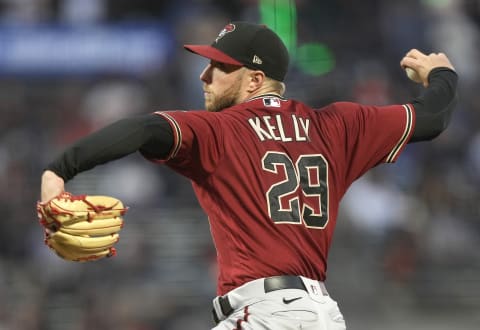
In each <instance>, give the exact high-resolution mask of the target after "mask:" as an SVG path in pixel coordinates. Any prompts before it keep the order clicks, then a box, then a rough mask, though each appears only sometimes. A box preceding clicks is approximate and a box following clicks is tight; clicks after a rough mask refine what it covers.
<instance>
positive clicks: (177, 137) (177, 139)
mask: <svg viewBox="0 0 480 330" xmlns="http://www.w3.org/2000/svg"><path fill="white" fill-rule="evenodd" d="M155 114H156V115H159V116H162V117H163V118H165V119H166V120H167V121H168V123H169V124H170V127H171V128H172V131H173V139H174V141H173V147H172V149H171V150H170V153H169V154H168V156H167V157H166V159H165V161H167V160H170V159H172V158H175V156H176V155H177V153H178V151H179V150H180V147H181V145H182V130H181V129H180V125H179V124H178V123H177V121H176V120H175V119H174V118H173V117H172V116H170V115H169V114H168V113H166V112H162V111H157V112H155Z"/></svg>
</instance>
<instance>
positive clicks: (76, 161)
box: [41, 114, 174, 202]
mask: <svg viewBox="0 0 480 330" xmlns="http://www.w3.org/2000/svg"><path fill="white" fill-rule="evenodd" d="M173 143H174V138H173V132H172V128H171V127H170V124H169V123H168V122H167V121H166V120H165V119H164V118H163V117H162V116H158V115H155V114H148V115H141V116H136V117H131V118H125V119H121V120H119V121H117V122H115V123H113V124H111V125H108V126H106V127H105V128H103V129H100V130H99V131H97V132H94V133H92V134H90V135H88V136H86V137H84V138H82V139H80V140H78V141H77V142H76V143H74V144H73V145H71V146H69V147H68V148H67V149H66V150H65V151H64V152H63V153H61V154H60V155H59V156H58V157H57V158H56V159H55V160H54V161H52V162H51V163H50V164H48V165H47V167H46V169H45V171H44V173H43V175H42V181H41V200H42V201H43V202H45V201H48V200H50V199H52V198H53V197H55V196H58V195H59V194H60V193H61V192H63V191H64V184H65V182H67V181H69V180H71V179H72V178H73V177H74V176H75V175H77V174H78V173H81V172H84V171H87V170H89V169H92V168H93V167H95V166H97V165H100V164H104V163H107V162H110V161H113V160H115V159H119V158H122V157H125V156H127V155H129V154H131V153H134V152H135V151H141V152H142V154H144V155H145V156H147V157H152V158H156V159H163V158H165V157H167V156H168V154H169V152H170V149H171V148H172V146H173Z"/></svg>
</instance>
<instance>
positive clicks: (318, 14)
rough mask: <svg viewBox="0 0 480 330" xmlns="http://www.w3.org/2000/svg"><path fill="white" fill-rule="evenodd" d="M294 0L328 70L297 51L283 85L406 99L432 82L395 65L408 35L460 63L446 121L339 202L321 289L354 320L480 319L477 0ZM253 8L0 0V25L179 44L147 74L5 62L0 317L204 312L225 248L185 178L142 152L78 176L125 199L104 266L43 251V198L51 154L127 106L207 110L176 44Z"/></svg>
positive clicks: (345, 96)
mask: <svg viewBox="0 0 480 330" xmlns="http://www.w3.org/2000/svg"><path fill="white" fill-rule="evenodd" d="M295 3H296V9H297V18H298V21H297V23H298V27H297V30H298V36H297V38H298V43H299V44H300V43H304V42H321V43H324V44H326V45H328V46H329V48H330V49H331V51H332V53H333V54H334V58H335V67H334V68H333V70H332V71H331V72H328V73H326V74H323V75H319V76H315V75H310V74H308V73H304V72H302V71H301V70H299V68H298V66H297V65H296V64H295V62H293V63H292V65H291V67H290V71H289V73H288V75H287V79H286V85H287V91H286V96H287V97H289V98H296V99H300V100H303V101H304V102H306V103H308V104H310V105H313V106H316V107H319V108H320V107H321V106H322V105H326V104H328V103H330V102H334V101H353V102H359V103H365V104H377V105H381V104H392V103H406V102H408V101H410V100H412V98H413V97H414V96H415V95H418V93H419V92H420V91H421V88H422V87H421V86H419V85H416V84H414V83H412V82H411V81H409V80H408V79H407V78H406V76H405V74H404V72H403V70H402V69H401V68H400V66H399V61H400V59H401V57H402V56H403V55H404V54H405V53H406V51H408V50H409V49H411V48H418V49H420V50H422V51H424V52H427V53H429V52H440V51H442V52H445V53H446V54H447V55H448V56H449V57H450V59H451V60H452V62H453V64H454V65H455V67H456V69H457V71H458V73H459V76H460V81H459V89H458V94H459V103H458V106H457V111H456V112H455V113H454V114H453V117H452V120H451V124H450V126H449V128H448V129H447V130H446V131H445V132H444V133H443V134H442V135H441V136H440V137H438V138H437V139H436V140H434V141H432V142H429V143H417V144H411V145H409V146H408V147H407V148H406V150H405V152H404V153H403V154H402V155H401V157H400V158H399V160H398V162H397V163H396V164H394V165H380V166H379V167H377V168H375V169H374V170H372V171H371V172H369V173H368V174H367V175H366V176H365V177H364V178H362V179H360V180H359V181H358V182H356V183H354V184H353V185H352V187H351V189H350V191H349V192H348V193H347V195H346V196H345V198H344V200H343V204H342V207H341V212H340V216H339V219H338V228H337V232H336V236H335V238H334V243H333V247H332V253H331V257H330V268H329V270H328V276H329V277H328V280H327V286H328V287H329V289H330V291H331V293H332V295H333V296H334V298H336V299H337V300H338V301H339V304H340V307H341V309H342V310H343V311H344V313H345V316H346V319H347V325H348V326H350V328H351V329H354V330H360V329H380V328H382V327H384V326H385V324H384V323H381V321H380V320H381V319H382V318H388V317H389V316H390V317H391V318H392V319H395V320H397V319H400V320H402V322H403V323H402V324H410V323H408V322H411V325H410V327H409V328H410V329H430V328H428V325H429V324H430V325H431V328H432V329H433V328H435V329H476V327H475V326H474V325H472V324H476V325H477V326H478V322H479V321H480V319H478V316H477V315H475V314H474V313H470V312H469V313H468V314H467V315H468V316H464V314H461V312H462V311H471V310H475V308H476V309H477V310H478V307H480V279H479V275H480V205H479V203H478V201H479V200H480V189H479V187H480V94H479V93H478V86H479V83H480V79H479V77H480V75H479V66H478V59H479V58H480V53H479V51H480V47H479V43H480V35H479V31H480V2H479V1H474V0H463V1H461V0H443V1H440V0H437V1H436V0H422V1H420V0H403V1H380V0H367V1H344V0H337V1H334V0H330V1H307V0H298V1H295ZM259 15H260V14H259V11H258V1H255V0H243V1H242V0H234V1H215V0H210V1H208V0H203V1H202V0H180V1H147V0H144V1H139V0H137V1H126V0H122V1H120V0H56V1H54V0H42V1H39V0H3V1H1V2H0V24H2V25H9V24H10V25H11V24H17V25H35V24H43V23H62V24H75V25H76V24H87V25H94V24H110V23H115V22H121V21H127V20H138V21H157V22H161V24H163V25H164V26H166V27H167V28H168V30H169V31H171V33H172V35H171V37H172V39H173V41H174V43H175V45H176V48H175V52H174V54H173V55H171V56H169V58H168V60H167V63H166V65H163V66H161V67H158V68H156V69H155V70H150V71H149V72H145V73H143V74H140V75H138V74H137V75H127V74H121V73H116V72H108V73H103V74H97V75H90V76H80V77H79V76H71V77H69V76H61V77H58V76H53V77H30V76H21V77H18V76H12V75H9V76H0V187H1V189H0V209H1V210H2V214H3V216H2V221H0V329H75V330H76V329H78V330H83V329H106V330H108V329H122V330H123V329H125V330H127V329H128V330H144V329H145V330H147V329H169V330H175V329H207V328H208V327H209V326H211V321H210V314H209V313H210V308H211V307H210V301H211V298H213V296H214V294H215V251H214V249H213V246H212V245H211V242H210V238H209V229H208V223H207V219H206V217H205V216H204V215H203V213H202V212H201V210H200V209H199V206H198V204H197V202H196V200H195V197H194V195H193V192H192V191H191V187H190V183H189V182H188V181H187V180H186V179H184V178H182V177H180V176H178V175H176V174H175V173H173V172H172V171H170V170H168V169H167V168H165V167H161V166H157V165H154V164H152V163H149V162H147V161H145V160H143V159H142V157H141V156H139V155H137V154H134V155H131V156H128V157H127V158H125V159H122V160H119V161H116V162H114V163H110V164H108V165H103V166H99V167H98V168H96V169H94V170H92V171H90V172H87V173H83V174H80V175H79V176H78V177H77V178H75V179H74V180H73V181H71V182H69V183H68V185H67V187H68V189H70V190H71V191H72V192H77V193H89V194H94V193H102V194H110V195H114V196H116V197H119V198H121V199H123V200H124V202H125V203H126V204H127V205H129V206H130V207H131V211H130V212H129V214H128V215H127V217H126V225H125V228H124V234H123V236H122V235H121V237H122V238H121V241H120V243H119V248H118V250H119V256H118V257H116V258H112V259H109V260H104V261H100V262H96V263H89V264H72V263H67V262H64V261H62V260H60V259H59V258H57V257H56V256H55V255H54V254H53V253H52V252H51V251H49V250H48V248H47V247H46V246H44V245H43V238H42V237H43V236H42V235H43V234H42V230H41V228H40V226H39V225H38V224H37V220H36V212H35V203H36V201H37V200H38V197H39V187H40V175H41V173H42V169H43V167H44V166H45V165H46V164H47V163H48V161H50V160H51V159H53V157H55V156H56V155H58V153H59V152H61V150H62V149H63V148H65V147H66V146H67V145H68V144H70V143H72V142H73V141H75V140H76V139H78V138H80V137H82V136H84V135H85V134H87V133H89V132H92V131H93V130H95V129H98V128H100V127H102V126H105V125H107V124H108V123H111V122H113V121H115V120H117V119H120V118H122V117H124V116H130V115H135V114H140V113H148V112H152V111H156V110H165V109H171V110H175V109H202V106H203V100H202V89H201V82H200V81H199V78H198V76H199V74H200V72H201V70H202V68H203V66H204V65H205V64H206V61H205V60H203V59H201V58H200V57H197V56H192V55H191V54H189V53H188V52H186V51H184V50H183V49H182V47H181V46H182V44H184V43H196V42H201V43H206V42H210V41H211V40H213V39H214V38H215V36H216V35H217V34H218V31H219V30H220V29H221V28H222V27H223V26H224V25H225V24H226V23H227V22H229V21H231V20H252V21H259V20H260V16H259ZM1 47H2V46H1V45H0V52H1ZM445 311H449V312H452V311H455V313H459V314H457V315H461V321H460V322H461V323H458V321H457V319H455V318H454V315H453V314H452V315H450V313H444V312H445ZM403 313H405V314H403ZM379 315H383V316H381V317H380V316H379ZM425 315H428V318H426V319H423V318H422V316H425ZM475 318H476V319H475ZM436 320H441V321H436ZM452 320H455V321H452ZM350 322H351V323H350ZM385 322H388V321H385ZM415 322H419V323H421V324H423V325H422V327H418V328H415V327H414V326H415V324H419V323H415ZM437 322H438V323H437ZM449 322H454V323H449ZM452 324H453V325H452ZM412 326H413V327H412ZM441 326H445V328H442V327H441ZM470 326H471V327H470ZM388 328H389V329H396V328H395V327H394V325H391V324H390V325H389V327H388ZM401 328H402V327H400V329H401Z"/></svg>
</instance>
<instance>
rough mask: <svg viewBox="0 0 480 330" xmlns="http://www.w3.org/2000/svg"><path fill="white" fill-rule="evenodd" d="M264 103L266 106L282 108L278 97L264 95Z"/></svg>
mask: <svg viewBox="0 0 480 330" xmlns="http://www.w3.org/2000/svg"><path fill="white" fill-rule="evenodd" d="M263 105H264V106H266V107H274V108H280V99H279V98H278V97H264V98H263Z"/></svg>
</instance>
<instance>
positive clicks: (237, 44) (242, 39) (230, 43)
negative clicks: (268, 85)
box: [184, 22, 289, 81]
mask: <svg viewBox="0 0 480 330" xmlns="http://www.w3.org/2000/svg"><path fill="white" fill-rule="evenodd" d="M184 47H185V49H187V50H189V51H191V52H192V53H195V54H198V55H200V56H203V57H206V58H209V59H211V60H214V61H217V62H222V63H228V64H234V65H241V66H245V67H247V68H249V69H253V70H261V71H263V72H264V73H265V75H266V76H267V77H270V78H273V79H275V80H278V81H283V79H284V78H285V75H286V73H287V70H288V61H289V56H288V50H287V48H286V47H285V45H284V43H283V42H282V40H281V39H280V37H279V36H278V35H277V34H276V33H275V32H273V31H272V30H271V29H269V28H268V27H267V26H265V25H262V24H254V23H249V22H231V23H229V24H227V25H225V27H224V28H223V29H222V30H221V31H220V33H219V35H218V36H217V38H216V39H215V40H214V41H213V43H212V44H211V45H184Z"/></svg>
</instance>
